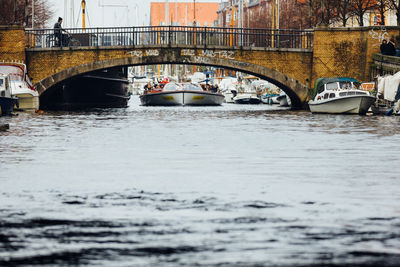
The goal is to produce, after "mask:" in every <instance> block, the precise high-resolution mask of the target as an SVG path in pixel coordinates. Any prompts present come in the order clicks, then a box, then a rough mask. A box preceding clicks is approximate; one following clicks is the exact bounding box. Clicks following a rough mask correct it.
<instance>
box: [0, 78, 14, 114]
mask: <svg viewBox="0 0 400 267" xmlns="http://www.w3.org/2000/svg"><path fill="white" fill-rule="evenodd" d="M17 100H18V98H16V97H14V96H12V95H11V89H10V78H9V76H7V75H2V74H0V116H2V115H10V114H11V112H12V111H13V109H14V106H15V105H16V103H17Z"/></svg>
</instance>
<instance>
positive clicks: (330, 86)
mask: <svg viewBox="0 0 400 267" xmlns="http://www.w3.org/2000/svg"><path fill="white" fill-rule="evenodd" d="M337 89H338V83H336V82H335V83H327V84H326V90H337Z"/></svg>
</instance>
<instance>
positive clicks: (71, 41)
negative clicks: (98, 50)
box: [62, 33, 81, 47]
mask: <svg viewBox="0 0 400 267" xmlns="http://www.w3.org/2000/svg"><path fill="white" fill-rule="evenodd" d="M62 39H63V42H62V46H63V47H70V46H80V45H81V42H79V40H77V39H75V38H74V37H72V35H71V34H69V33H67V34H65V35H64V36H63V38H62Z"/></svg>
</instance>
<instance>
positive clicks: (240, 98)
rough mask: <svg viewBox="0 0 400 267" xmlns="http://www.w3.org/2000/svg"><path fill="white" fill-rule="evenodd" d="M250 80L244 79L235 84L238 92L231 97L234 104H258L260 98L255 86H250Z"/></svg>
mask: <svg viewBox="0 0 400 267" xmlns="http://www.w3.org/2000/svg"><path fill="white" fill-rule="evenodd" d="M249 81H250V80H244V82H243V83H241V84H238V85H237V90H238V94H237V95H236V96H235V97H234V98H233V101H234V102H235V104H260V103H261V98H260V97H259V96H258V95H257V91H256V88H255V87H254V88H253V87H252V86H251V84H250V82H249Z"/></svg>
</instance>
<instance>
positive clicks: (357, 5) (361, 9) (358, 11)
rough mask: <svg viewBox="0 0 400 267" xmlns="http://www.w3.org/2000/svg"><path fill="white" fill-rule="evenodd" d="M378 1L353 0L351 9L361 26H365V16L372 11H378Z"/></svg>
mask: <svg viewBox="0 0 400 267" xmlns="http://www.w3.org/2000/svg"><path fill="white" fill-rule="evenodd" d="M376 7H377V5H376V0H351V8H352V9H353V12H354V15H356V16H357V21H358V23H359V24H360V26H364V15H365V13H367V11H369V10H371V9H376Z"/></svg>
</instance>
